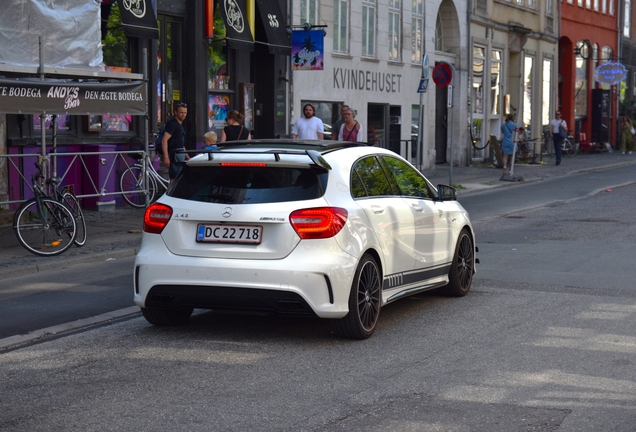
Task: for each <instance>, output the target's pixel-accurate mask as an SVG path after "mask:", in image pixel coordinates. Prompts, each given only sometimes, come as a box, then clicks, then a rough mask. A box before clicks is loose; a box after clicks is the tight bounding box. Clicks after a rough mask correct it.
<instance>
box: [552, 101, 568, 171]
mask: <svg viewBox="0 0 636 432" xmlns="http://www.w3.org/2000/svg"><path fill="white" fill-rule="evenodd" d="M554 116H555V118H553V119H552V120H550V138H552V143H553V144H554V156H555V157H556V164H557V165H561V146H562V145H563V140H564V139H565V138H567V136H568V124H567V123H566V122H565V120H563V119H562V118H561V111H557V112H555V113H554Z"/></svg>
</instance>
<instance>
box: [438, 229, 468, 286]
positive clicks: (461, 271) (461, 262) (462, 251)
mask: <svg viewBox="0 0 636 432" xmlns="http://www.w3.org/2000/svg"><path fill="white" fill-rule="evenodd" d="M474 273H475V247H474V244H473V237H472V236H471V235H470V233H469V232H468V230H467V229H465V228H464V229H463V230H462V231H461V232H460V233H459V237H458V238H457V245H456V246H455V255H454V256H453V264H452V265H451V269H450V272H449V273H448V285H446V286H445V287H444V288H443V292H444V294H446V295H448V296H451V297H463V296H465V295H466V294H468V290H470V285H471V284H472V281H473V274H474Z"/></svg>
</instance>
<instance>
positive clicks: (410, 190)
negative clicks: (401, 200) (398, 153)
mask: <svg viewBox="0 0 636 432" xmlns="http://www.w3.org/2000/svg"><path fill="white" fill-rule="evenodd" d="M382 162H384V164H385V165H386V167H387V169H388V171H389V173H391V175H392V176H393V178H395V182H396V183H397V186H398V188H399V189H400V194H401V195H403V196H410V197H418V198H431V199H432V198H433V197H434V194H433V192H432V191H431V189H430V187H429V185H428V183H427V181H426V180H425V179H424V177H422V175H421V174H420V173H419V172H418V171H417V170H416V169H414V168H413V167H412V166H410V165H409V164H407V163H406V162H404V161H403V160H400V159H397V158H394V157H391V156H382Z"/></svg>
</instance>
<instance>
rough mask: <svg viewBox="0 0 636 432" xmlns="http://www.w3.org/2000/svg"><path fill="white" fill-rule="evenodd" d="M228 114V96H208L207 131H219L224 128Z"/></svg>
mask: <svg viewBox="0 0 636 432" xmlns="http://www.w3.org/2000/svg"><path fill="white" fill-rule="evenodd" d="M229 112H230V96H229V95H219V94H209V95H208V130H221V129H223V128H224V127H225V125H226V123H225V119H226V118H227V113H229Z"/></svg>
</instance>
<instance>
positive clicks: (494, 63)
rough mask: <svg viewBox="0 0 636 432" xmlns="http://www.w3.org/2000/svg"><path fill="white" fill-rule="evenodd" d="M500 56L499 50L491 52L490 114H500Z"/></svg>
mask: <svg viewBox="0 0 636 432" xmlns="http://www.w3.org/2000/svg"><path fill="white" fill-rule="evenodd" d="M501 54H502V52H501V51H500V50H492V53H491V56H490V114H493V115H499V114H501V108H500V103H501V102H500V100H499V99H500V98H501Z"/></svg>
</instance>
